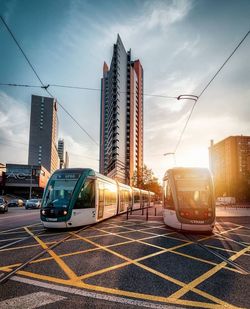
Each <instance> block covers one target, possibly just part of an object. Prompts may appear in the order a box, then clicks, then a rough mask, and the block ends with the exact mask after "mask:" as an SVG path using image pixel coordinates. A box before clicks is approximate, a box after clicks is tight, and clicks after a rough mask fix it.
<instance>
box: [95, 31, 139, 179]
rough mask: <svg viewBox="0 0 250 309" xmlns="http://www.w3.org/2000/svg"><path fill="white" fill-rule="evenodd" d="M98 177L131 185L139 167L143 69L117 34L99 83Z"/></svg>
mask: <svg viewBox="0 0 250 309" xmlns="http://www.w3.org/2000/svg"><path fill="white" fill-rule="evenodd" d="M100 122H101V126H100V127H101V129H100V166H99V169H100V173H102V174H104V175H107V176H109V177H112V178H115V179H117V180H118V181H120V182H123V183H127V184H131V183H132V178H133V177H134V173H135V171H136V172H137V174H138V175H139V171H141V169H142V167H143V68H142V65H141V63H140V61H139V60H135V61H132V59H131V50H129V51H126V50H125V48H124V46H123V43H122V41H121V38H120V36H119V34H118V36H117V42H116V44H114V47H113V57H112V60H111V65H110V68H109V67H108V65H107V64H106V63H105V62H104V65H103V78H102V79H101V121H100Z"/></svg>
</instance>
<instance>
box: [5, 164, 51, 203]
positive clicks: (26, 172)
mask: <svg viewBox="0 0 250 309" xmlns="http://www.w3.org/2000/svg"><path fill="white" fill-rule="evenodd" d="M49 177H50V173H49V172H48V171H47V170H46V169H45V167H43V166H42V165H27V164H8V163H7V164H6V175H5V193H6V194H13V195H16V196H19V197H23V198H30V197H39V198H41V197H42V194H43V190H44V188H45V186H46V184H47V182H48V179H49Z"/></svg>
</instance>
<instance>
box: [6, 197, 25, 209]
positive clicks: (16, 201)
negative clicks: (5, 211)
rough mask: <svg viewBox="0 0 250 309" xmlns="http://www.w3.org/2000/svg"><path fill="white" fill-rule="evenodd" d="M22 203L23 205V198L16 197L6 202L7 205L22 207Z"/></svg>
mask: <svg viewBox="0 0 250 309" xmlns="http://www.w3.org/2000/svg"><path fill="white" fill-rule="evenodd" d="M23 205H24V202H23V200H21V199H17V198H16V199H13V200H10V201H9V203H8V207H22V206H23Z"/></svg>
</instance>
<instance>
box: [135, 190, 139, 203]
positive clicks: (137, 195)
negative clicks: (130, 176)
mask: <svg viewBox="0 0 250 309" xmlns="http://www.w3.org/2000/svg"><path fill="white" fill-rule="evenodd" d="M134 203H140V192H137V191H134Z"/></svg>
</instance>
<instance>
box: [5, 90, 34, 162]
mask: <svg viewBox="0 0 250 309" xmlns="http://www.w3.org/2000/svg"><path fill="white" fill-rule="evenodd" d="M29 117H30V116H29V110H28V107H27V105H26V104H25V103H24V102H22V101H18V100H15V99H14V98H12V97H10V96H8V95H7V94H5V93H4V92H0V145H1V146H0V148H1V152H0V161H1V162H3V163H6V162H7V163H8V162H10V161H13V162H17V161H18V162H22V163H25V162H27V151H28V142H29V141H28V138H29ZM17 149H18V151H17Z"/></svg>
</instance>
